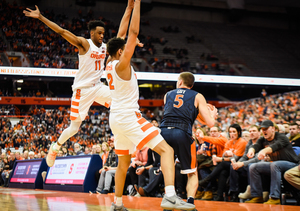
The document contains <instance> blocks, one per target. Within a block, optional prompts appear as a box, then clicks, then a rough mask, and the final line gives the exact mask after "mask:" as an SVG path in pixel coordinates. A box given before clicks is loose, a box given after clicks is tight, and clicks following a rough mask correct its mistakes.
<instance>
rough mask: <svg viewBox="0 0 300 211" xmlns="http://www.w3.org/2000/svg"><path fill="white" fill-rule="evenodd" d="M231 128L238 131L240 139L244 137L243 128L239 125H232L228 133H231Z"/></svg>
mask: <svg viewBox="0 0 300 211" xmlns="http://www.w3.org/2000/svg"><path fill="white" fill-rule="evenodd" d="M231 127H232V128H235V129H236V131H237V133H238V138H241V136H242V128H241V126H240V125H239V124H232V125H230V126H229V128H228V132H229V129H230V128H231Z"/></svg>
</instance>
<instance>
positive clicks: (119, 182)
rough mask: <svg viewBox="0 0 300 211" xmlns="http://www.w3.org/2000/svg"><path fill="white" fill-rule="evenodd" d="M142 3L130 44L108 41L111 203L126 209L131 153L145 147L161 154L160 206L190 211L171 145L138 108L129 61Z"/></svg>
mask: <svg viewBox="0 0 300 211" xmlns="http://www.w3.org/2000/svg"><path fill="white" fill-rule="evenodd" d="M140 4H141V0H135V2H134V9H133V14H132V18H131V23H130V27H129V34H128V40H127V43H125V40H124V39H122V38H120V37H117V38H113V39H111V40H110V41H109V42H108V44H107V51H108V53H109V55H110V57H111V61H110V62H109V63H108V64H107V67H106V74H107V76H106V80H107V82H108V85H109V88H110V91H111V97H112V103H111V110H110V116H109V119H110V127H111V129H112V132H113V134H114V137H115V152H116V154H118V157H119V158H118V159H119V164H118V167H117V171H116V175H115V203H112V206H111V209H110V210H123V211H124V210H127V209H126V208H125V207H124V206H123V203H122V194H123V188H124V183H125V178H126V173H127V170H128V167H129V165H130V159H131V154H132V153H133V152H134V151H135V147H137V148H138V149H142V148H143V147H145V146H147V147H149V148H151V149H153V150H154V151H156V152H157V153H158V154H160V156H161V168H162V171H163V174H164V179H165V190H166V194H165V196H164V198H163V200H162V203H161V207H162V208H164V209H175V208H176V209H182V210H191V209H194V208H195V205H193V204H189V203H186V202H184V201H183V200H181V199H180V198H178V197H177V196H176V193H175V188H174V152H173V150H172V148H171V147H170V146H169V145H168V144H167V143H166V142H165V141H164V140H163V138H162V136H161V135H160V134H159V130H158V128H156V127H154V126H153V125H152V124H151V123H150V122H148V121H147V120H146V119H144V118H142V115H141V113H140V111H139V105H138V99H139V90H138V83H137V78H136V74H135V72H134V70H133V68H132V67H131V65H130V60H131V57H132V55H133V53H134V49H135V46H136V45H137V36H138V34H139V24H140ZM125 44H126V45H125Z"/></svg>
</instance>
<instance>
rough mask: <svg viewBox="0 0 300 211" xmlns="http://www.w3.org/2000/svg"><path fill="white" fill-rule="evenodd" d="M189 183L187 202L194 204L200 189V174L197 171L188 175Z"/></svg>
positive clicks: (187, 186)
mask: <svg viewBox="0 0 300 211" xmlns="http://www.w3.org/2000/svg"><path fill="white" fill-rule="evenodd" d="M187 176H188V181H187V185H186V191H187V197H188V200H187V202H189V203H192V204H194V198H195V195H196V192H197V188H198V174H197V171H195V172H192V173H190V174H188V175H187Z"/></svg>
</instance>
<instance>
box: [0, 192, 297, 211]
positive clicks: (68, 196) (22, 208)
mask: <svg viewBox="0 0 300 211" xmlns="http://www.w3.org/2000/svg"><path fill="white" fill-rule="evenodd" d="M113 198H114V196H113V195H102V194H89V193H78V192H64V191H45V190H30V189H15V188H1V187H0V211H38V210H41V211H48V210H51V211H99V210H101V211H102V210H103V211H109V208H110V205H111V202H112V201H113ZM161 200H162V199H161V198H150V197H133V196H124V197H123V202H124V204H125V206H126V207H127V208H128V209H129V210H133V211H142V210H162V209H161V208H160V203H161ZM195 205H196V208H197V210H198V211H201V210H203V211H227V210H228V211H299V210H300V207H299V206H289V205H263V204H245V203H232V202H213V201H200V200H196V201H195Z"/></svg>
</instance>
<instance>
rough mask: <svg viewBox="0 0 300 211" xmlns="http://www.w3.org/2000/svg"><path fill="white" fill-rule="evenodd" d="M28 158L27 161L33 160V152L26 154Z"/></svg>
mask: <svg viewBox="0 0 300 211" xmlns="http://www.w3.org/2000/svg"><path fill="white" fill-rule="evenodd" d="M28 156H29V158H28V159H29V160H33V159H34V152H33V151H30V152H29V153H28Z"/></svg>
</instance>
